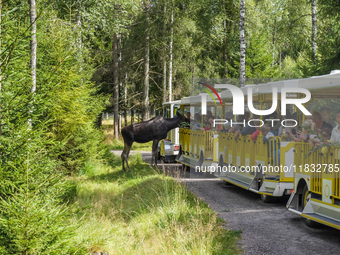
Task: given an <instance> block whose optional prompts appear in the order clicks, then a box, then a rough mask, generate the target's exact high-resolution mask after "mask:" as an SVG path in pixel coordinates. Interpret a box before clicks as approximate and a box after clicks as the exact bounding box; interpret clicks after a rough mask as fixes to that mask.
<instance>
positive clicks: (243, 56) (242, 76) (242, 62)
mask: <svg viewBox="0 0 340 255" xmlns="http://www.w3.org/2000/svg"><path fill="white" fill-rule="evenodd" d="M245 8H246V6H245V0H240V26H239V27H240V86H241V87H244V85H245V84H246V43H245V35H244V21H245Z"/></svg>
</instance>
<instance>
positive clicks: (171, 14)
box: [0, 0, 340, 254]
mask: <svg viewBox="0 0 340 255" xmlns="http://www.w3.org/2000/svg"><path fill="white" fill-rule="evenodd" d="M0 13H1V15H0V53H1V54H0V162H1V168H0V180H1V181H0V253H1V254H78V253H79V254H87V252H88V251H89V248H88V247H89V246H91V247H95V245H94V244H93V243H91V244H89V242H88V241H84V240H80V239H77V238H73V237H74V236H75V235H76V234H75V233H76V231H77V229H79V228H81V227H80V226H81V224H82V223H81V220H79V221H78V220H70V219H72V218H73V216H74V215H83V214H82V212H79V210H81V209H82V208H79V207H78V206H77V204H76V203H73V202H72V201H73V199H74V192H76V191H75V184H74V181H71V182H70V179H71V178H73V177H74V176H81V175H82V173H83V172H84V171H85V170H86V169H87V170H86V171H87V173H88V172H89V171H88V169H89V167H90V166H92V165H91V164H94V163H93V162H99V163H100V164H104V165H105V164H106V163H105V162H104V161H107V160H108V161H110V160H111V158H110V157H111V156H110V155H109V154H110V153H109V152H108V148H107V146H106V145H105V143H104V139H105V137H104V132H103V129H102V128H101V124H102V123H101V122H102V117H101V116H102V114H103V113H104V112H109V113H113V116H114V118H113V122H112V125H113V127H114V128H113V130H112V132H113V136H114V138H115V139H119V133H120V130H119V129H120V127H121V126H124V125H126V124H127V123H130V121H131V122H134V121H135V122H136V121H137V119H136V118H137V117H139V116H140V118H141V119H143V120H147V119H149V118H150V117H151V116H153V115H154V114H155V111H156V109H157V108H158V107H160V106H161V105H162V103H163V102H166V101H171V100H176V99H180V98H182V97H183V96H189V95H190V86H191V85H192V82H193V79H194V78H197V77H205V78H210V77H212V78H228V79H237V80H239V81H240V83H239V84H240V85H241V86H242V84H246V83H247V80H248V79H257V78H259V79H262V78H274V79H283V78H284V79H289V78H303V77H310V76H314V75H321V74H328V73H329V72H330V71H331V70H335V69H340V66H339V65H340V1H339V0H301V1H293V0H237V1H236V0H204V1H203V0H181V1H178V0H157V1H154V0H147V1H138V0H29V1H22V0H0ZM138 119H139V118H138ZM120 122H121V123H120ZM115 160H116V161H117V162H118V161H119V159H115ZM135 160H137V163H138V162H139V159H138V158H137V159H135ZM111 161H112V160H111ZM99 163H98V164H99ZM118 163H119V162H118ZM137 163H136V164H137ZM84 169H85V170H84ZM82 171H83V172H82ZM150 171H151V170H150ZM120 178H122V177H120ZM164 178H165V177H164ZM77 180H78V179H77ZM185 196H187V195H185ZM188 196H189V197H190V195H188ZM195 201H196V200H195ZM81 218H82V216H79V219H81ZM124 219H125V218H124ZM70 222H71V223H70ZM99 246H100V245H99Z"/></svg>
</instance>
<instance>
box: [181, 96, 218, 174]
mask: <svg viewBox="0 0 340 255" xmlns="http://www.w3.org/2000/svg"><path fill="white" fill-rule="evenodd" d="M202 98H203V100H204V101H205V102H206V103H207V105H206V106H207V109H206V111H207V113H209V114H211V116H212V117H213V118H216V117H218V116H221V114H222V107H216V106H215V101H214V100H213V99H212V98H211V97H210V95H209V94H207V93H200V94H199V95H197V96H190V97H185V98H182V100H181V103H180V107H181V112H184V113H185V114H186V113H187V112H190V115H191V120H190V121H189V123H187V125H184V126H182V127H181V128H180V129H179V137H180V138H179V139H180V153H179V155H178V157H177V161H178V162H179V163H181V164H182V165H183V168H184V169H187V167H193V168H194V167H196V166H210V165H211V164H212V162H213V146H214V145H215V146H216V145H217V143H216V142H217V135H216V133H215V132H214V131H213V130H210V129H209V128H207V127H206V126H205V117H206V116H204V115H202V114H201V111H202V109H201V102H202ZM219 118H220V117H219Z"/></svg>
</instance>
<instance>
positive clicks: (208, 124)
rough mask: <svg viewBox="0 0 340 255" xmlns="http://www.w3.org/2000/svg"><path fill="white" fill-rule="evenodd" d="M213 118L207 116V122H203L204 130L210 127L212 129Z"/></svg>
mask: <svg viewBox="0 0 340 255" xmlns="http://www.w3.org/2000/svg"><path fill="white" fill-rule="evenodd" d="M213 125H214V118H213V117H212V116H210V117H209V118H208V121H207V123H206V124H205V127H204V128H203V129H204V131H209V130H212V129H214V126H213Z"/></svg>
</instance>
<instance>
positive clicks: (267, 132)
mask: <svg viewBox="0 0 340 255" xmlns="http://www.w3.org/2000/svg"><path fill="white" fill-rule="evenodd" d="M260 130H261V133H262V135H263V142H267V141H268V140H269V138H270V137H272V136H276V135H277V134H276V132H275V130H270V127H269V125H268V124H264V125H263V126H262V127H261V129H260Z"/></svg>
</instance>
